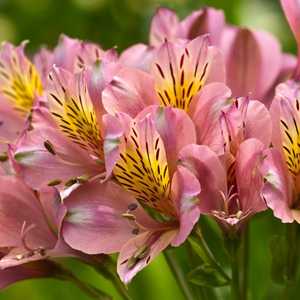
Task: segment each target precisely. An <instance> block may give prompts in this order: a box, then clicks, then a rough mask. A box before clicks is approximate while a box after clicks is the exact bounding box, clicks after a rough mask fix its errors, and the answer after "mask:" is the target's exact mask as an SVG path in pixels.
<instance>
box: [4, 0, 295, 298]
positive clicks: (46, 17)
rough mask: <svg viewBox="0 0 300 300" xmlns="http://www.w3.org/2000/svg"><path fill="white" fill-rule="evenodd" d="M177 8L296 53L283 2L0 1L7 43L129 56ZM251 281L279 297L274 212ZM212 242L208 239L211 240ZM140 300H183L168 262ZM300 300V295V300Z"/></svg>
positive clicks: (145, 282)
mask: <svg viewBox="0 0 300 300" xmlns="http://www.w3.org/2000/svg"><path fill="white" fill-rule="evenodd" d="M160 5H161V6H167V7H171V8H173V9H175V10H176V11H177V13H178V15H180V16H181V17H183V16H185V15H187V14H189V13H191V11H192V10H194V9H198V8H200V7H201V6H204V5H207V6H214V7H217V8H221V9H224V11H225V14H226V18H227V21H228V22H230V23H234V24H240V25H243V26H249V27H252V28H261V29H265V30H269V31H271V32H273V33H274V34H275V35H276V36H277V37H278V38H279V40H280V41H281V43H282V45H283V48H284V50H286V51H291V52H294V51H295V43H294V40H293V37H292V35H291V33H290V30H289V28H288V26H287V24H286V22H285V19H284V16H283V14H282V12H281V9H280V6H279V1H277V0H251V1H249V0H211V1H209V0H207V1H200V0H161V1H158V0H0V40H1V41H3V40H9V41H11V42H14V43H19V42H20V41H22V40H25V39H28V40H30V44H29V45H28V51H29V52H30V53H34V51H36V50H37V49H38V48H39V47H40V45H47V46H49V47H53V46H55V44H56V42H57V39H58V36H59V34H60V33H65V34H68V35H70V36H71V37H77V38H80V39H84V40H92V41H95V42H97V43H100V44H101V45H102V46H103V47H104V48H109V47H113V46H118V49H120V50H122V49H124V48H126V47H128V46H129V45H131V44H133V43H136V42H141V41H143V42H147V39H148V30H149V24H150V20H151V16H152V14H153V12H154V11H155V9H156V8H157V7H158V6H160ZM250 229H251V230H250V231H251V242H250V243H251V251H250V253H251V260H250V265H251V267H250V273H249V275H250V276H249V280H250V286H251V288H252V295H251V296H252V297H251V298H252V299H283V298H273V296H272V293H274V292H275V291H277V290H278V289H279V287H278V286H276V285H274V284H271V283H270V279H269V274H270V257H271V251H270V249H269V240H270V237H271V235H272V234H274V233H280V232H281V231H282V230H283V225H280V224H279V222H277V221H276V220H274V218H272V217H271V214H270V213H264V214H262V215H259V216H257V217H255V219H254V220H253V221H252V223H251V228H250ZM209 238H210V237H209V236H208V239H209ZM71 267H72V269H73V271H74V272H76V273H77V274H78V275H79V276H80V277H82V278H84V279H85V280H89V281H91V282H92V283H93V284H95V285H96V286H99V287H102V288H103V289H105V290H106V291H108V292H109V293H112V294H113V295H114V296H115V297H116V298H115V299H119V298H118V297H117V295H116V293H115V292H114V289H113V288H112V286H111V285H110V283H109V282H107V281H105V280H104V279H103V278H101V277H100V276H99V275H97V274H95V273H94V271H92V270H91V269H89V268H88V267H85V266H83V265H81V264H74V263H71ZM129 290H130V293H131V294H132V296H133V298H134V299H138V300H139V299H143V300H160V299H163V300H173V299H176V300H181V299H183V298H182V296H181V294H180V291H179V288H178V287H177V286H176V283H175V281H174V279H173V277H172V274H171V273H170V271H169V269H168V267H167V264H166V262H165V260H164V258H163V256H161V257H159V258H158V259H157V260H156V261H155V262H154V263H152V264H151V266H150V267H149V268H147V269H146V270H144V271H143V272H141V273H140V274H139V275H138V276H137V277H136V279H135V280H134V282H133V283H132V284H131V285H130V287H129ZM295 297H296V298H295V299H297V296H295ZM24 298H25V299H28V300H54V299H64V300H71V299H72V300H74V299H77V300H88V298H87V297H86V296H85V295H83V294H82V293H81V291H79V290H78V289H77V288H76V287H74V286H73V285H71V284H68V283H62V282H58V281H55V280H37V281H30V280H29V281H26V282H22V283H18V284H16V285H15V286H12V287H10V288H8V289H6V290H5V291H3V292H1V293H0V300H20V299H24Z"/></svg>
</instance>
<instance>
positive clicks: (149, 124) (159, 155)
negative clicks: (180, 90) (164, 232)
mask: <svg viewBox="0 0 300 300" xmlns="http://www.w3.org/2000/svg"><path fill="white" fill-rule="evenodd" d="M114 175H115V176H116V178H117V179H118V181H119V182H120V184H121V185H122V186H123V187H125V188H126V189H127V190H128V191H130V192H132V193H133V194H134V195H135V196H136V198H137V200H138V201H140V203H142V204H145V205H147V206H149V207H151V208H154V209H155V210H157V211H159V212H161V213H164V214H167V215H171V216H172V215H176V213H175V210H174V206H173V204H172V202H171V200H170V198H169V191H170V178H169V169H168V163H167V157H166V152H165V147H164V144H163V141H162V139H161V137H160V135H159V134H158V132H157V130H156V129H155V125H154V124H153V121H152V119H151V118H150V116H148V117H145V118H144V119H143V120H138V121H137V122H136V121H133V122H132V124H131V131H130V133H129V134H128V135H127V136H126V137H125V141H124V150H123V151H122V150H121V153H120V159H119V161H118V162H117V163H116V166H115V168H114Z"/></svg>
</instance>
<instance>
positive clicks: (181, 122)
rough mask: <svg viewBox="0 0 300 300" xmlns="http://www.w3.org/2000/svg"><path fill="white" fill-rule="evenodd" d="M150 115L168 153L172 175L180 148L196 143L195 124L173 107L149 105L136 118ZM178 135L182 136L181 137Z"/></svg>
mask: <svg viewBox="0 0 300 300" xmlns="http://www.w3.org/2000/svg"><path fill="white" fill-rule="evenodd" d="M145 116H149V117H150V118H151V119H152V120H153V122H154V125H155V128H156V130H157V132H158V134H159V135H160V137H161V138H162V141H163V144H164V147H165V151H166V153H167V160H168V167H169V173H170V176H171V177H172V175H173V173H174V171H175V169H176V167H177V158H178V153H179V152H180V150H181V149H182V148H183V147H184V146H186V145H189V144H194V143H196V130H195V125H194V123H193V121H192V119H191V118H190V117H189V115H188V114H187V113H186V112H185V111H183V110H181V109H176V108H173V107H160V106H157V105H152V106H148V107H147V108H146V109H144V110H143V111H141V112H140V113H139V114H138V115H137V117H136V119H137V120H142V119H144V118H145ZM178 136H180V137H181V138H180V139H179V138H178Z"/></svg>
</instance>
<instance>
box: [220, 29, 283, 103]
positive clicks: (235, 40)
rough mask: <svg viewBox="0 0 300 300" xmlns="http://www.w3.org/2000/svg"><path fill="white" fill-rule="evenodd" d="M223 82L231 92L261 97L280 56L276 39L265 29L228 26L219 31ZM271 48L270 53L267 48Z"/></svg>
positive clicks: (275, 74)
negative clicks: (224, 80) (222, 31)
mask: <svg viewBox="0 0 300 300" xmlns="http://www.w3.org/2000/svg"><path fill="white" fill-rule="evenodd" d="M222 49H223V50H224V54H225V58H226V66H227V84H228V85H229V87H230V88H231V89H232V92H233V95H234V96H238V97H239V96H244V95H247V94H250V96H251V98H254V99H259V100H262V99H263V97H264V96H265V95H266V93H267V92H268V90H269V89H270V87H271V86H272V85H273V83H274V81H275V80H276V79H277V76H278V75H279V72H280V68H281V64H282V56H281V52H280V45H279V43H278V41H277V40H276V39H275V38H274V37H273V36H272V35H270V34H269V33H267V32H260V31H250V30H248V29H237V28H228V29H227V30H226V31H225V32H224V35H223V41H222ZM270 49H272V55H270V53H269V51H270Z"/></svg>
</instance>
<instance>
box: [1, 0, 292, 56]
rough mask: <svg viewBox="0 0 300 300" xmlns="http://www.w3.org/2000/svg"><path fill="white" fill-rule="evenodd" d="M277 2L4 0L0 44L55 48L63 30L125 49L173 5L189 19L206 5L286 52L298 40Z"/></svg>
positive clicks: (81, 37) (213, 0)
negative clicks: (260, 31)
mask: <svg viewBox="0 0 300 300" xmlns="http://www.w3.org/2000/svg"><path fill="white" fill-rule="evenodd" d="M278 2H279V1H274V0H252V1H247V0H63V1H61V0H0V40H5V39H7V40H10V41H12V42H16V43H17V42H20V41H22V40H24V39H29V40H30V44H29V46H28V47H29V50H30V51H34V50H36V49H37V48H38V47H39V46H40V45H41V44H42V45H48V46H50V47H52V46H54V45H55V43H56V42H57V38H58V36H59V34H60V33H61V32H64V33H66V34H68V35H70V36H72V37H78V38H80V39H84V40H92V41H96V42H98V43H100V44H101V45H102V46H103V47H105V48H108V47H113V46H118V48H119V49H121V50H122V49H124V48H125V47H127V46H129V45H131V44H133V43H136V42H140V41H144V42H146V41H147V38H148V28H149V22H150V19H151V16H152V15H153V12H154V11H155V9H156V8H157V7H158V6H167V7H170V8H173V9H174V10H176V11H177V13H178V14H179V15H180V16H185V15H187V14H188V13H190V12H191V11H192V10H194V9H198V8H199V7H201V6H203V5H207V6H215V7H218V8H221V9H223V10H224V11H225V13H226V18H227V20H228V21H229V22H231V23H235V24H241V25H245V26H251V27H256V28H264V29H267V30H270V31H272V32H273V33H274V34H276V35H277V36H278V37H279V38H280V40H281V42H282V43H283V44H284V48H285V49H294V46H293V39H292V36H291V34H290V31H289V29H288V26H287V24H286V22H285V20H284V17H283V15H282V12H281V10H280V7H279V3H278Z"/></svg>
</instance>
